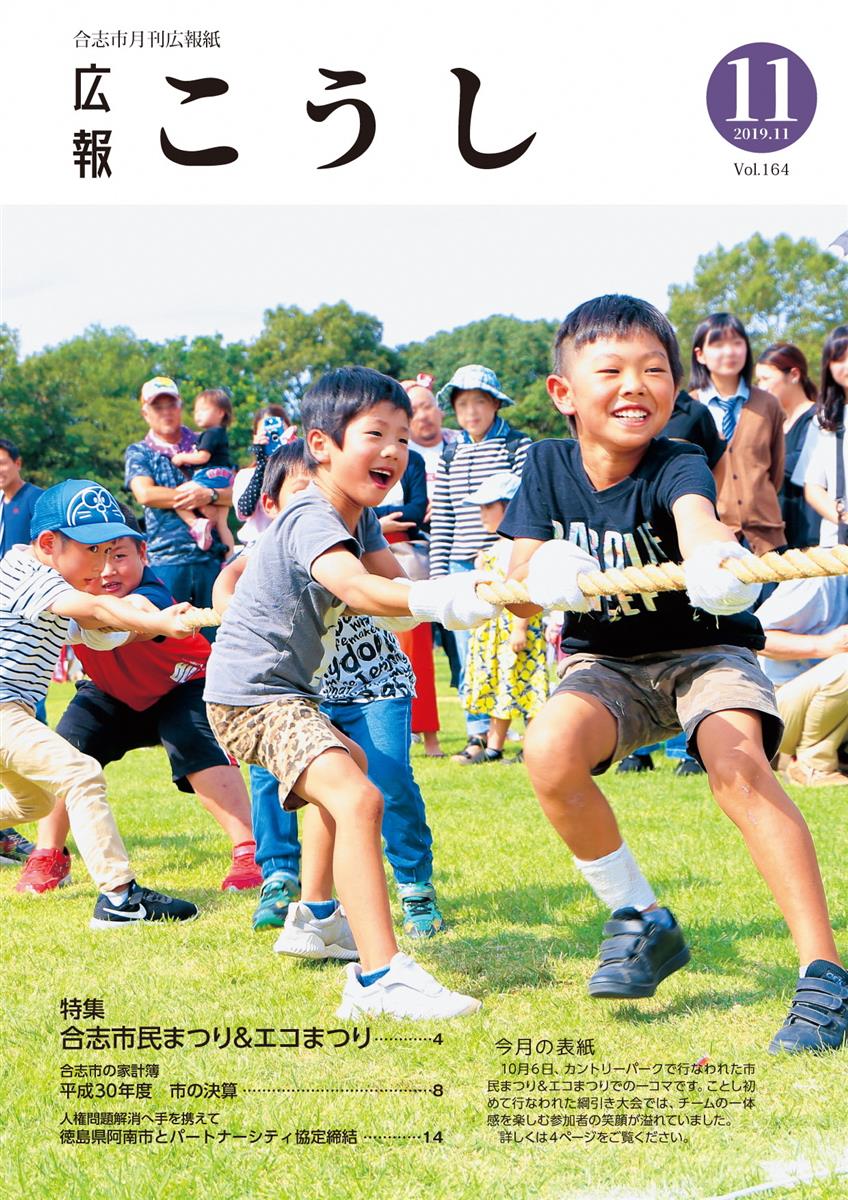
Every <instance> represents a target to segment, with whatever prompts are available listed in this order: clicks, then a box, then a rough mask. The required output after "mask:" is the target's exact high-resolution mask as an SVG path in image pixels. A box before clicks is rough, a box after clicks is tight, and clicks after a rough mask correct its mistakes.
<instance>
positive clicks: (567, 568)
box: [525, 538, 601, 613]
mask: <svg viewBox="0 0 848 1200" xmlns="http://www.w3.org/2000/svg"><path fill="white" fill-rule="evenodd" d="M600 569H601V564H600V563H599V562H598V560H597V559H596V558H595V557H594V556H593V555H591V554H589V553H588V551H586V550H581V549H580V547H579V546H578V545H577V544H576V543H575V542H568V541H565V540H564V539H562V538H558V539H557V540H556V541H553V542H545V544H544V545H543V546H540V547H539V549H538V550H537V551H536V553H535V554H534V555H533V557H532V558H531V559H530V565H529V567H528V568H527V578H526V580H525V583H526V585H527V591H528V592H529V593H530V599H531V600H532V601H533V603H534V604H538V605H540V606H541V607H542V608H564V609H566V611H568V612H582V613H586V612H589V609H590V607H591V605H590V603H589V597H588V596H584V595H583V593H582V592H581V591H580V588H579V587H578V586H577V576H578V575H582V574H583V572H584V571H600Z"/></svg>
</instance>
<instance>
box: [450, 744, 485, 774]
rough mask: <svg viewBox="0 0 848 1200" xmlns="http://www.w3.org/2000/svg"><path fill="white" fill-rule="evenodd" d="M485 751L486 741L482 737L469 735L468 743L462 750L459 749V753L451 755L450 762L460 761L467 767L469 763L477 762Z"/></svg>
mask: <svg viewBox="0 0 848 1200" xmlns="http://www.w3.org/2000/svg"><path fill="white" fill-rule="evenodd" d="M475 751H476V753H475ZM485 753H486V743H485V742H484V741H483V739H482V738H479V737H470V738H469V739H468V745H467V746H466V747H465V749H464V750H460V752H459V754H452V755H451V762H455V763H461V764H462V766H464V767H467V766H468V765H469V764H470V763H475V762H477V760H478V759H480V758H482V757H483V755H484V754H485Z"/></svg>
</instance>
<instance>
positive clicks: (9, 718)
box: [0, 479, 197, 929]
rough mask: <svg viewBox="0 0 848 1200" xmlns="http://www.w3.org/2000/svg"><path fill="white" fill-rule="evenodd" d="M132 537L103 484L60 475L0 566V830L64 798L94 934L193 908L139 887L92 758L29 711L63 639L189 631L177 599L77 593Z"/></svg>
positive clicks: (104, 641) (100, 640)
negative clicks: (145, 600) (85, 876)
mask: <svg viewBox="0 0 848 1200" xmlns="http://www.w3.org/2000/svg"><path fill="white" fill-rule="evenodd" d="M139 536H140V535H139V533H138V531H137V530H132V529H130V528H129V526H128V525H127V524H126V523H125V521H124V517H123V514H122V512H121V510H120V508H119V507H118V503H117V501H116V500H115V498H114V496H112V495H111V494H110V493H109V492H108V491H107V490H106V489H105V488H104V487H101V485H100V484H98V483H94V482H92V481H91V480H90V479H67V480H65V482H64V483H60V484H57V485H56V486H55V487H52V488H48V490H47V491H46V492H44V493H43V494H42V495H41V496H40V497H39V499H38V501H37V503H36V505H35V509H34V511H33V517H32V526H31V529H30V537H31V539H32V541H31V543H30V545H19V546H14V547H13V548H12V549H11V550H10V551H9V552H8V553H7V554H6V555H5V556H4V558H3V560H2V562H0V732H1V734H2V736H0V785H2V787H4V788H5V789H6V793H5V795H6V799H4V800H3V801H2V802H0V804H2V807H0V826H2V825H5V824H7V823H8V822H11V821H14V822H18V821H34V820H37V819H38V818H39V817H43V816H46V814H47V813H49V812H50V810H51V809H52V808H53V805H54V803H55V800H56V797H57V796H62V797H63V798H64V800H65V803H66V805H67V809H68V815H69V818H70V822H71V829H72V831H73V834H74V837H75V839H76V842H77V846H78V847H79V851H80V855H81V856H82V859H83V861H84V862H85V865H86V867H87V868H88V871H89V873H90V874H91V876H92V879H93V880H94V882H95V884H96V885H97V887H98V890H99V892H100V895H99V896H98V899H97V903H96V905H95V909H94V916H93V917H92V920H91V922H90V924H91V927H92V928H93V929H116V928H119V927H121V926H126V925H130V924H134V923H137V922H140V921H157V920H163V919H167V918H170V919H172V920H179V921H185V920H190V919H191V918H192V917H195V916H197V908H196V907H195V905H194V904H191V903H189V902H188V901H185V900H177V899H174V898H172V897H170V896H164V895H162V894H161V893H159V892H153V891H150V890H149V889H147V888H142V887H139V886H138V884H137V883H136V882H135V880H134V878H133V874H132V870H131V868H130V864H129V860H128V858H127V852H126V850H125V848H124V845H123V842H122V841H121V837H120V834H119V833H118V830H117V826H116V825H115V820H114V818H113V816H112V811H111V809H110V808H109V805H108V802H107V800H106V780H105V778H104V776H103V772H102V770H101V769H100V765H99V764H98V763H97V762H95V761H94V759H93V758H90V757H88V756H87V755H84V754H80V753H79V751H78V750H76V749H74V747H73V746H71V745H70V743H69V742H66V741H65V739H64V738H62V737H60V736H59V735H58V734H57V733H55V732H54V731H53V730H52V729H48V728H47V727H46V726H44V725H42V724H41V723H40V722H39V721H38V720H37V719H36V716H35V708H36V706H37V704H38V703H39V701H41V700H43V699H44V698H45V696H46V694H47V687H48V684H49V682H50V676H51V674H52V672H53V666H54V664H55V662H56V659H57V657H58V655H59V651H60V649H61V647H62V644H63V643H64V642H66V641H69V640H70V641H71V642H74V641H77V642H85V644H86V645H90V646H93V647H94V648H96V649H101V650H102V649H107V648H109V647H114V646H116V645H122V644H123V643H124V642H125V641H127V640H128V638H129V636H130V635H132V634H136V635H138V636H140V637H157V636H160V635H161V636H164V637H186V636H187V635H188V634H189V633H190V632H191V630H190V629H189V627H188V626H187V625H186V624H185V623H184V621H183V620H182V613H183V612H184V610H185V609H186V607H187V606H186V605H175V606H174V607H172V608H170V609H165V610H163V611H159V610H158V609H156V608H155V607H154V606H153V605H152V604H150V605H149V606H145V607H136V605H135V604H132V603H129V602H128V601H127V600H125V599H118V598H116V597H114V596H92V595H89V594H88V593H87V592H85V591H84V588H85V587H86V586H87V585H88V584H90V583H91V582H92V581H93V580H95V579H97V578H98V577H99V575H100V572H101V570H102V568H103V564H104V563H105V561H106V556H107V554H108V552H109V549H110V547H111V544H112V543H113V541H114V539H115V538H119V537H133V538H137V537H139ZM118 631H122V632H118ZM36 853H38V852H37V851H36ZM59 853H60V854H61V851H60V852H59ZM60 866H61V864H57V870H58V869H59V867H60Z"/></svg>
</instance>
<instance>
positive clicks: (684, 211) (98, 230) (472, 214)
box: [2, 205, 848, 354]
mask: <svg viewBox="0 0 848 1200" xmlns="http://www.w3.org/2000/svg"><path fill="white" fill-rule="evenodd" d="M846 224H848V220H846V209H845V208H843V207H837V206H831V207H826V206H818V207H772V208H769V207H759V208H757V207H729V206H728V207H698V206H691V207H663V206H654V207H631V208H627V207H623V206H616V207H605V208H582V207H551V206H533V207H485V208H484V207H477V206H474V207H472V206H444V207H442V206H438V205H432V206H428V207H412V206H410V207H388V206H387V207H378V206H371V207H361V208H360V207H342V206H337V207H323V208H322V207H285V208H271V207H251V208H246V207H245V208H240V207H221V208H219V207H203V208H190V207H185V206H182V207H176V206H174V207H150V206H146V207H121V206H111V207H91V208H88V207H47V206H45V207H26V208H24V207H9V208H6V209H4V210H3V243H4V248H3V287H2V319H3V320H4V321H6V322H7V323H8V324H10V325H12V326H13V327H14V328H17V329H18V330H19V331H20V334H21V341H22V349H23V352H24V353H25V354H29V353H32V352H33V351H36V350H39V349H41V348H42V347H44V346H46V345H54V344H56V343H57V342H60V341H64V340H66V339H68V338H70V337H73V336H74V335H76V334H78V333H81V332H82V331H83V329H85V328H86V326H88V325H92V324H100V325H104V326H107V327H111V326H115V325H126V326H129V327H130V328H131V329H132V330H133V331H134V332H135V333H136V334H137V335H138V336H139V337H146V338H150V339H152V340H160V339H163V338H166V337H175V336H180V335H185V336H187V337H192V336H194V335H197V334H201V333H216V332H219V333H221V334H223V336H224V338H225V340H226V341H233V340H236V339H251V338H253V337H255V336H256V335H257V334H258V333H259V331H260V329H261V326H262V314H263V311H264V309H266V308H269V307H275V306H276V305H278V304H283V305H289V304H297V305H299V306H300V307H302V308H305V309H307V310H309V309H313V308H315V307H316V306H317V305H319V304H321V303H324V302H334V301H336V300H339V299H344V300H347V301H348V302H349V303H350V304H351V305H352V306H353V307H354V308H357V309H363V310H365V311H366V312H370V313H373V314H374V315H376V316H377V317H379V318H380V319H381V320H382V322H383V324H384V337H385V340H386V341H387V342H388V343H390V344H393V345H396V344H399V343H402V342H406V341H414V340H419V339H422V338H425V337H427V336H428V335H429V334H431V333H434V332H436V331H437V330H439V329H450V328H453V327H454V326H457V325H463V324H466V323H467V322H469V321H474V320H477V319H479V318H481V317H485V316H488V315H489V314H491V313H495V312H500V313H510V314H514V315H515V316H518V317H522V318H533V317H548V318H560V317H562V316H563V315H564V314H565V312H566V311H568V309H569V308H571V307H573V306H574V305H575V304H577V303H579V302H580V301H581V300H584V299H587V298H588V297H590V296H592V295H598V294H599V293H601V292H606V291H625V292H632V293H635V294H636V295H640V296H644V297H645V298H646V299H648V300H651V301H653V302H654V303H656V304H659V305H660V306H664V305H665V302H666V294H667V289H668V286H669V284H671V283H682V282H686V281H688V280H690V279H691V277H692V272H693V269H694V266H695V262H696V259H697V257H698V255H699V254H702V253H704V252H706V251H709V250H712V249H713V248H714V247H715V246H716V245H717V244H719V243H721V244H722V245H724V246H731V245H734V244H735V243H737V242H739V241H743V240H745V239H746V238H748V237H749V236H750V235H751V234H752V233H754V232H757V231H758V232H760V233H762V234H763V235H764V236H766V237H772V236H774V235H775V234H777V233H780V232H786V233H788V234H790V235H791V236H793V237H802V236H807V237H812V238H813V239H814V240H816V241H817V242H819V244H820V245H822V246H826V245H828V243H829V242H830V241H831V240H832V238H833V237H835V236H836V235H837V234H838V233H840V232H841V231H842V230H843V229H844V228H845V225H846Z"/></svg>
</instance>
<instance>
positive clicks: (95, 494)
mask: <svg viewBox="0 0 848 1200" xmlns="http://www.w3.org/2000/svg"><path fill="white" fill-rule="evenodd" d="M48 530H50V531H51V532H54V533H63V534H64V535H65V537H69V538H71V539H72V540H73V541H75V542H82V544H83V545H84V546H97V545H99V544H100V543H101V542H111V541H112V539H113V538H119V537H131V538H135V539H136V541H143V540H144V534H142V533H140V532H139V530H138V529H131V528H130V526H129V525H127V523H126V521H125V520H124V514H123V513H122V512H121V510H120V508H119V507H118V501H117V500H116V499H115V497H114V496H113V495H112V493H111V492H107V491H106V488H105V487H103V486H102V484H99V483H94V482H93V480H91V479H66V480H65V482H64V483H57V484H56V485H55V487H52V488H48V489H47V491H46V492H42V493H41V495H40V496H39V497H38V500H37V501H36V503H35V508H34V510H33V514H32V524H31V525H30V538H31V539H32V540H33V541H34V540H35V539H36V538H37V537H38V535H39V534H40V533H46V532H47V531H48Z"/></svg>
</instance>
